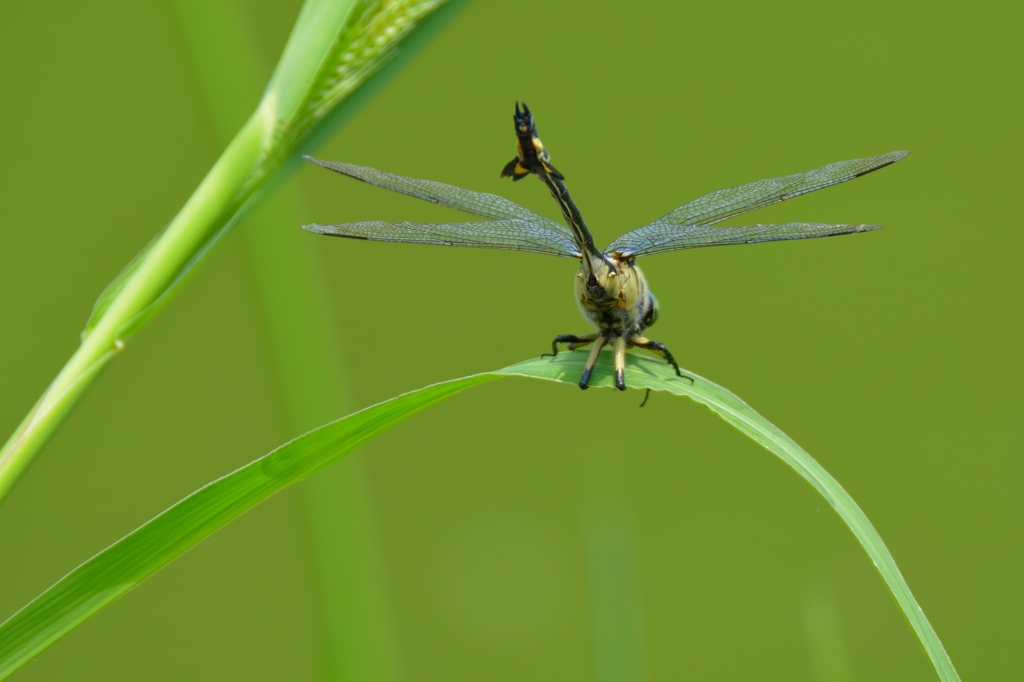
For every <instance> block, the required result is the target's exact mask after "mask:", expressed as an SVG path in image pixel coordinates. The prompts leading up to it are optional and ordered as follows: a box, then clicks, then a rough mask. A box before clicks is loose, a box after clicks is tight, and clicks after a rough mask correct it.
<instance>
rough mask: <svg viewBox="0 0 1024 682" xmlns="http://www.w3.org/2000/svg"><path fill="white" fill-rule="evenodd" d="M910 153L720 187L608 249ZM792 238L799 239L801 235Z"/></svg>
mask: <svg viewBox="0 0 1024 682" xmlns="http://www.w3.org/2000/svg"><path fill="white" fill-rule="evenodd" d="M908 153H909V152H905V151H899V152H890V153H888V154H883V155H882V156H874V157H871V158H869V159H853V160H851V161H839V162H837V163H831V164H829V165H827V166H825V167H824V168H818V169H816V170H812V171H807V172H806V173H796V174H794V175H785V176H782V177H779V178H770V179H767V180H758V181H757V182H751V183H748V184H746V185H740V186H739V187H730V188H729V189H720V190H718V191H716V192H711V193H710V194H705V195H704V196H702V197H700V198H699V199H694V200H693V201H691V202H690V203H688V204H683V205H682V206H680V207H679V208H677V209H675V210H674V211H670V212H669V213H666V214H665V215H663V216H662V217H660V218H658V219H657V220H655V221H654V222H653V223H651V224H649V225H646V226H644V227H640V228H637V229H636V230H632V231H631V232H627V233H626V234H624V235H622V236H621V237H619V238H618V239H616V240H615V241H613V242H612V243H611V244H609V245H608V249H607V251H609V252H611V251H618V252H620V253H637V252H636V251H634V250H633V248H632V247H633V246H635V245H636V244H635V242H636V243H638V244H642V243H646V242H645V240H644V238H643V236H642V235H641V234H640V233H641V232H644V233H646V234H650V233H651V232H655V233H660V234H661V238H662V239H664V238H667V237H668V235H669V234H670V233H671V230H672V228H673V227H675V229H677V230H678V227H679V226H684V227H689V226H692V225H713V224H714V223H717V222H721V221H723V220H725V219H727V218H731V217H733V216H737V215H740V214H741V213H747V212H748V211H754V210H757V209H759V208H764V207H765V206H768V205H770V204H774V203H778V202H780V201H785V200H786V199H792V198H793V197H797V196H800V195H801V194H807V193H808V192H813V191H815V190H818V189H823V188H825V187H830V186H832V185H837V184H839V183H841V182H846V181H847V180H853V179H854V178H857V177H860V176H861V175H865V174H867V173H870V172H871V171H874V170H878V169H879V168H883V167H885V166H888V165H889V164H892V163H896V162H897V161H899V160H900V159H902V158H903V157H905V156H906V155H907V154H908ZM814 236H819V235H814ZM820 236H824V235H820ZM789 238H791V239H796V238H798V237H789ZM729 243H733V242H729ZM680 248H686V247H680ZM660 250H667V249H660Z"/></svg>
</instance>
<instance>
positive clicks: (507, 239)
mask: <svg viewBox="0 0 1024 682" xmlns="http://www.w3.org/2000/svg"><path fill="white" fill-rule="evenodd" d="M547 222H549V221H546V222H544V223H540V222H535V221H530V220H495V221H489V222H480V223H448V224H435V223H384V222H381V221H379V220H375V221H371V222H365V223H343V224H340V225H304V226H303V228H302V229H304V230H306V231H307V232H315V233H316V234H325V235H329V236H331V237H348V238H349V239H366V240H369V241H374V242H406V243H409V244H438V245H441V246H469V247H476V248H479V249H502V250H506V251H531V252H533V253H547V254H551V255H552V256H564V257H566V258H579V257H580V252H579V250H578V249H577V248H576V244H575V243H574V242H573V240H572V235H571V234H569V233H568V232H567V231H565V230H564V228H561V227H560V226H559V225H557V224H554V223H551V224H550V225H549V224H547ZM551 225H554V227H555V228H559V229H552V227H551Z"/></svg>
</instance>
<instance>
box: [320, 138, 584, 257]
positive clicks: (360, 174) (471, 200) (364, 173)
mask: <svg viewBox="0 0 1024 682" xmlns="http://www.w3.org/2000/svg"><path fill="white" fill-rule="evenodd" d="M304 158H305V159H306V160H307V161H312V162H313V163H315V164H317V165H318V166H323V167H324V168H327V169H329V170H332V171H334V172H336V173H341V174H342V175H347V176H349V177H350V178H355V179H357V180H362V181H363V182H365V183H368V184H371V185H376V186H377V187H383V188H384V189H390V190H392V191H393V192H401V193H402V194H408V195H409V196H411V197H417V198H419V199H425V200H426V201H429V202H432V203H435V204H439V205H441V206H447V207H448V208H454V209H456V210H459V211H465V212H466V213H470V214H472V215H476V216H480V217H481V218H491V219H495V220H528V221H531V222H536V223H541V224H545V225H547V226H548V227H549V228H550V229H552V230H556V231H562V232H565V234H566V235H568V236H569V237H570V239H571V235H570V233H569V231H568V230H566V228H564V227H562V226H561V225H559V224H558V223H556V222H554V221H552V220H548V219H547V218H545V217H544V216H542V215H539V214H537V213H534V212H533V211H531V210H530V209H528V208H523V207H522V206H520V205H519V204H517V203H514V202H511V201H509V200H508V199H506V198H504V197H499V196H498V195H496V194H486V193H484V192H474V191H472V190H468V189H462V188H461V187H455V186H453V185H445V184H444V183H440V182H434V181H432V180H420V179H418V178H407V177H405V176H404V175H395V174H394V173H385V172H384V171H379V170H376V169H375V168H367V167H365V166H354V165H352V164H351V163H340V162H338V161H321V160H320V159H314V158H313V157H312V156H307V157H304Z"/></svg>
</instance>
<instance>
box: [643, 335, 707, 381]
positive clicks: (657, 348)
mask: <svg viewBox="0 0 1024 682" xmlns="http://www.w3.org/2000/svg"><path fill="white" fill-rule="evenodd" d="M629 343H630V344H631V345H633V346H636V347H637V348H646V349H647V350H650V351H654V352H655V353H657V354H659V355H660V356H661V357H663V358H665V362H667V363H668V364H670V365H672V367H674V368H675V370H676V376H680V377H682V378H684V379H689V380H690V383H691V384H692V383H693V377H688V376H686V375H685V374H683V372H682V370H680V369H679V365H678V364H676V359H675V358H674V357H672V353H670V352H669V350H668V348H666V347H665V344H663V343H661V342H660V341H651V340H650V339H645V338H644V337H642V336H634V337H633V338H631V339H630V340H629Z"/></svg>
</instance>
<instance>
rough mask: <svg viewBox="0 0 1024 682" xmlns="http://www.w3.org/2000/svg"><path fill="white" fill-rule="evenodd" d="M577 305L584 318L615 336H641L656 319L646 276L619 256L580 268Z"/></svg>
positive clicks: (590, 260)
mask: <svg viewBox="0 0 1024 682" xmlns="http://www.w3.org/2000/svg"><path fill="white" fill-rule="evenodd" d="M588 265H589V267H588ZM576 302H577V303H578V304H579V307H580V312H582V313H583V316H584V317H586V318H587V319H588V320H590V321H591V322H593V323H594V325H595V326H596V327H597V328H598V329H599V330H601V332H604V333H609V334H610V335H614V336H620V335H626V336H631V335H636V334H640V333H641V332H643V330H644V329H645V328H647V327H648V326H650V325H651V324H652V323H653V321H654V317H655V305H656V304H655V302H654V297H653V296H652V295H651V294H650V292H649V291H648V289H647V280H646V279H644V275H643V273H642V272H641V271H640V268H638V267H637V266H636V263H635V262H634V261H633V260H632V259H631V258H629V259H627V258H620V257H619V256H618V254H608V255H604V257H603V258H591V259H589V263H586V262H582V263H581V264H580V270H579V272H578V273H576Z"/></svg>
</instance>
